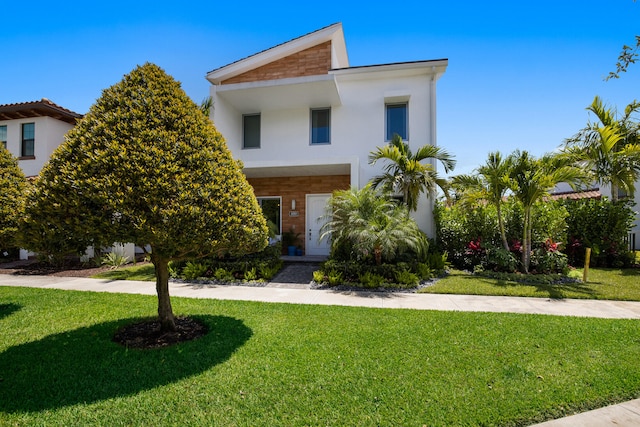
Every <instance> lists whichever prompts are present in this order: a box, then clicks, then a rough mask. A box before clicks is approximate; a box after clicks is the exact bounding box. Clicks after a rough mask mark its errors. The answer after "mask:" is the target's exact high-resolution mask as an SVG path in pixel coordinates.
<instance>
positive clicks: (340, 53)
mask: <svg viewBox="0 0 640 427" xmlns="http://www.w3.org/2000/svg"><path fill="white" fill-rule="evenodd" d="M327 42H330V55H331V65H330V67H329V68H345V67H349V59H348V56H347V48H346V44H345V41H344V33H343V31H342V24H341V23H336V24H332V25H329V26H327V27H324V28H321V29H319V30H316V31H314V32H311V33H308V34H306V35H303V36H301V37H298V38H295V39H293V40H290V41H288V42H285V43H282V44H279V45H277V46H274V47H271V48H269V49H266V50H264V51H262V52H259V53H256V54H254V55H251V56H248V57H246V58H243V59H240V60H238V61H235V62H232V63H231V64H228V65H225V66H223V67H220V68H217V69H215V70H212V71H210V72H209V73H207V80H209V81H210V82H211V83H213V84H220V83H222V82H224V81H230V79H233V78H234V77H237V76H240V75H243V74H246V73H248V72H251V71H252V70H256V69H258V68H261V67H265V66H266V65H268V64H272V63H274V62H276V61H279V60H283V59H284V58H287V57H290V56H293V55H296V54H301V52H304V51H307V50H309V49H311V48H314V47H318V46H319V45H324V44H326V43H327Z"/></svg>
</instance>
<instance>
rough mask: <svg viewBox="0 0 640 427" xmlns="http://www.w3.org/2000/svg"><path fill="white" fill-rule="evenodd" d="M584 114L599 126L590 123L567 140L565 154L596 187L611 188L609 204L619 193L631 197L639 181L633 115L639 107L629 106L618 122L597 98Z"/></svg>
mask: <svg viewBox="0 0 640 427" xmlns="http://www.w3.org/2000/svg"><path fill="white" fill-rule="evenodd" d="M587 110H588V111H590V112H592V113H593V114H594V115H595V116H596V117H597V118H598V120H599V123H598V122H595V123H592V122H589V123H588V124H587V126H586V127H585V128H584V129H582V130H580V131H579V132H578V133H577V134H576V135H574V136H573V137H572V138H569V139H567V140H566V141H565V148H564V154H565V155H567V156H569V157H571V158H573V159H575V160H576V161H578V162H579V163H580V164H581V165H583V166H584V167H585V168H586V169H588V170H590V171H592V173H593V176H594V179H595V181H596V182H597V183H598V184H600V185H608V186H610V188H611V199H612V201H614V202H615V201H617V200H618V189H621V190H624V191H625V192H626V193H627V194H634V193H635V185H636V182H637V181H638V179H639V178H640V124H639V123H638V122H637V121H634V120H633V119H634V117H633V115H634V114H635V113H637V112H638V111H639V110H640V103H638V102H635V101H634V102H632V103H631V104H629V105H628V106H627V107H626V108H625V110H624V114H623V115H622V116H621V117H620V118H619V119H616V113H615V111H612V110H611V108H608V107H607V106H606V105H604V104H603V103H602V100H601V99H600V98H599V97H598V96H596V97H595V99H594V100H593V102H592V103H591V105H590V106H589V107H587Z"/></svg>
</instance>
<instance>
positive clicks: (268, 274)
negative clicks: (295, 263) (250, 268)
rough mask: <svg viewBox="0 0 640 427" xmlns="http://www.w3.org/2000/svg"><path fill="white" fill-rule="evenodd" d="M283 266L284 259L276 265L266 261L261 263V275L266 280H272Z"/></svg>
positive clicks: (259, 269)
mask: <svg viewBox="0 0 640 427" xmlns="http://www.w3.org/2000/svg"><path fill="white" fill-rule="evenodd" d="M281 268H282V261H280V262H279V263H277V264H275V265H269V264H266V263H262V264H260V266H259V267H258V273H259V277H260V278H261V279H264V280H271V279H273V276H275V275H276V274H277V273H278V271H280V269H281Z"/></svg>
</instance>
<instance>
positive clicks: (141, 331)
mask: <svg viewBox="0 0 640 427" xmlns="http://www.w3.org/2000/svg"><path fill="white" fill-rule="evenodd" d="M175 322H176V331H175V332H161V331H160V321H158V320H146V321H144V322H139V323H134V324H131V325H126V326H123V327H122V328H120V329H119V330H118V332H116V334H115V335H114V337H113V342H116V343H118V344H120V345H122V346H124V347H127V348H136V349H142V350H144V349H153V348H163V347H169V346H172V345H175V344H179V343H181V342H185V341H191V340H195V339H198V338H200V337H202V336H204V335H206V334H207V332H208V328H207V326H206V325H204V324H203V323H201V322H200V321H198V320H196V319H193V318H191V317H176V320H175Z"/></svg>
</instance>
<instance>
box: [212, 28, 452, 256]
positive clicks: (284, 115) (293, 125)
mask: <svg viewBox="0 0 640 427" xmlns="http://www.w3.org/2000/svg"><path fill="white" fill-rule="evenodd" d="M447 64H448V61H447V60H446V59H438V60H425V61H413V62H402V63H390V64H379V65H368V66H357V67H351V66H350V65H349V59H348V56H347V49H346V44H345V39H344V34H343V29H342V25H341V24H340V23H338V24H333V25H330V26H328V27H325V28H322V29H320V30H317V31H314V32H312V33H309V34H306V35H304V36H302V37H299V38H296V39H293V40H291V41H288V42H286V43H283V44H280V45H278V46H275V47H272V48H270V49H267V50H264V51H262V52H260V53H257V54H255V55H252V56H249V57H247V58H244V59H240V60H238V61H236V62H233V63H231V64H228V65H225V66H222V67H220V68H217V69H215V70H213V71H211V72H209V73H208V74H207V76H206V78H207V80H208V81H209V82H210V83H211V84H212V86H211V97H212V100H213V106H212V108H211V119H212V120H213V122H214V124H215V125H216V127H217V129H218V130H219V131H220V132H221V133H222V134H223V135H224V137H225V138H226V141H227V144H228V146H229V148H230V149H231V151H232V153H233V155H234V157H235V158H238V159H240V160H242V162H243V163H244V173H245V174H246V176H247V178H248V180H249V182H250V184H251V185H252V186H253V188H254V191H255V194H256V196H257V198H258V200H259V202H260V204H261V206H262V207H263V211H264V212H265V213H266V215H267V217H268V218H269V219H270V220H271V221H272V222H273V223H274V224H276V226H277V228H278V230H279V231H280V232H282V231H288V230H292V229H293V230H294V231H295V232H297V233H300V235H301V237H302V241H301V242H300V243H301V245H302V246H304V248H305V251H306V254H307V255H326V254H328V251H329V247H328V243H327V242H326V241H322V242H320V241H319V239H318V237H319V229H320V226H321V225H322V224H321V223H320V222H319V221H318V218H319V217H321V216H322V215H323V214H324V208H325V204H326V201H327V199H328V198H329V196H330V195H331V193H332V192H333V191H334V190H336V189H347V188H349V187H351V186H355V187H358V188H361V187H363V186H364V185H366V184H367V183H368V182H369V181H370V180H371V179H372V178H373V177H374V176H376V175H379V174H380V173H381V171H382V167H383V165H382V164H380V162H379V164H377V165H376V166H375V167H373V166H371V165H369V162H368V156H369V153H370V152H371V151H373V150H375V149H376V147H378V146H383V145H384V144H388V143H389V141H390V140H391V138H392V136H393V135H394V133H397V134H399V135H400V136H402V138H403V139H404V140H406V141H408V142H409V144H410V146H411V147H413V148H417V147H420V146H423V145H426V144H433V145H436V82H437V80H438V79H439V78H440V77H441V76H442V74H443V73H444V72H445V70H446V67H447ZM434 167H435V164H434ZM432 207H433V201H432V200H430V199H428V198H427V197H422V198H421V201H420V204H419V208H418V211H417V212H416V213H415V215H414V216H415V218H416V220H417V222H418V224H419V226H420V228H421V229H422V230H424V231H425V232H426V233H427V234H429V235H433V233H434V230H433V216H432Z"/></svg>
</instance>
